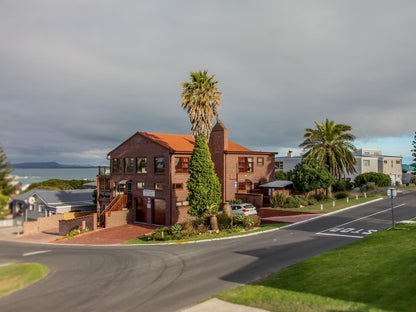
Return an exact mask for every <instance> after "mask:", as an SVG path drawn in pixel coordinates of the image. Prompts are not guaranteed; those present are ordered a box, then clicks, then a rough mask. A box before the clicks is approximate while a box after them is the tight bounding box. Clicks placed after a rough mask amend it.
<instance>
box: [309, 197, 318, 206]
mask: <svg viewBox="0 0 416 312" xmlns="http://www.w3.org/2000/svg"><path fill="white" fill-rule="evenodd" d="M317 202H318V201H317V200H316V198H315V197H311V198H309V199H308V204H309V205H315V204H316V203H317Z"/></svg>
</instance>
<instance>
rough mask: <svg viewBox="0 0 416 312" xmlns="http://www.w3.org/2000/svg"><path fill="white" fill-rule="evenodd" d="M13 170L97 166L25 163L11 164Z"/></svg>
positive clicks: (52, 162) (51, 162)
mask: <svg viewBox="0 0 416 312" xmlns="http://www.w3.org/2000/svg"><path fill="white" fill-rule="evenodd" d="M10 167H12V168H19V169H33V168H55V169H56V168H95V166H79V165H62V164H59V163H57V162H54V161H50V162H24V163H18V164H11V165H10Z"/></svg>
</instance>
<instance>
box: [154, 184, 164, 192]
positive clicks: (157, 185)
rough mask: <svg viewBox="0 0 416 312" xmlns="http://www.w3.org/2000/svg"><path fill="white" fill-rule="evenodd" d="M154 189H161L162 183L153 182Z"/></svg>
mask: <svg viewBox="0 0 416 312" xmlns="http://www.w3.org/2000/svg"><path fill="white" fill-rule="evenodd" d="M155 190H163V184H162V183H155Z"/></svg>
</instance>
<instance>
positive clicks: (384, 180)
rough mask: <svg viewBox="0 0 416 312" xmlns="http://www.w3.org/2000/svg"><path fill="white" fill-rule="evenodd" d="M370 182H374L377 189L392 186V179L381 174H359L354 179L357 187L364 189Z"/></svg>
mask: <svg viewBox="0 0 416 312" xmlns="http://www.w3.org/2000/svg"><path fill="white" fill-rule="evenodd" d="M368 182H374V183H375V185H376V186H377V187H382V186H389V185H391V178H390V176H389V175H387V174H384V173H381V172H366V173H362V174H359V175H358V176H357V177H356V178H355V179H354V184H355V186H357V187H362V186H363V185H366V184H368Z"/></svg>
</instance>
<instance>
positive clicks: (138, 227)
mask: <svg viewBox="0 0 416 312" xmlns="http://www.w3.org/2000/svg"><path fill="white" fill-rule="evenodd" d="M158 228H159V226H154V225H148V224H141V223H135V224H125V225H120V226H117V227H113V228H109V229H99V230H97V231H94V232H87V233H84V234H80V235H77V236H75V237H73V238H64V237H63V236H60V235H59V230H58V229H50V230H46V231H43V232H41V233H37V234H24V235H17V231H16V228H15V227H14V228H8V229H7V230H5V231H4V232H0V239H7V240H13V241H20V242H31V243H55V244H87V245H88V244H91V245H112V244H123V243H125V242H128V241H130V240H132V239H134V238H137V237H142V236H145V235H148V234H151V233H153V232H154V231H155V230H156V229H158ZM16 235H17V236H16Z"/></svg>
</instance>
